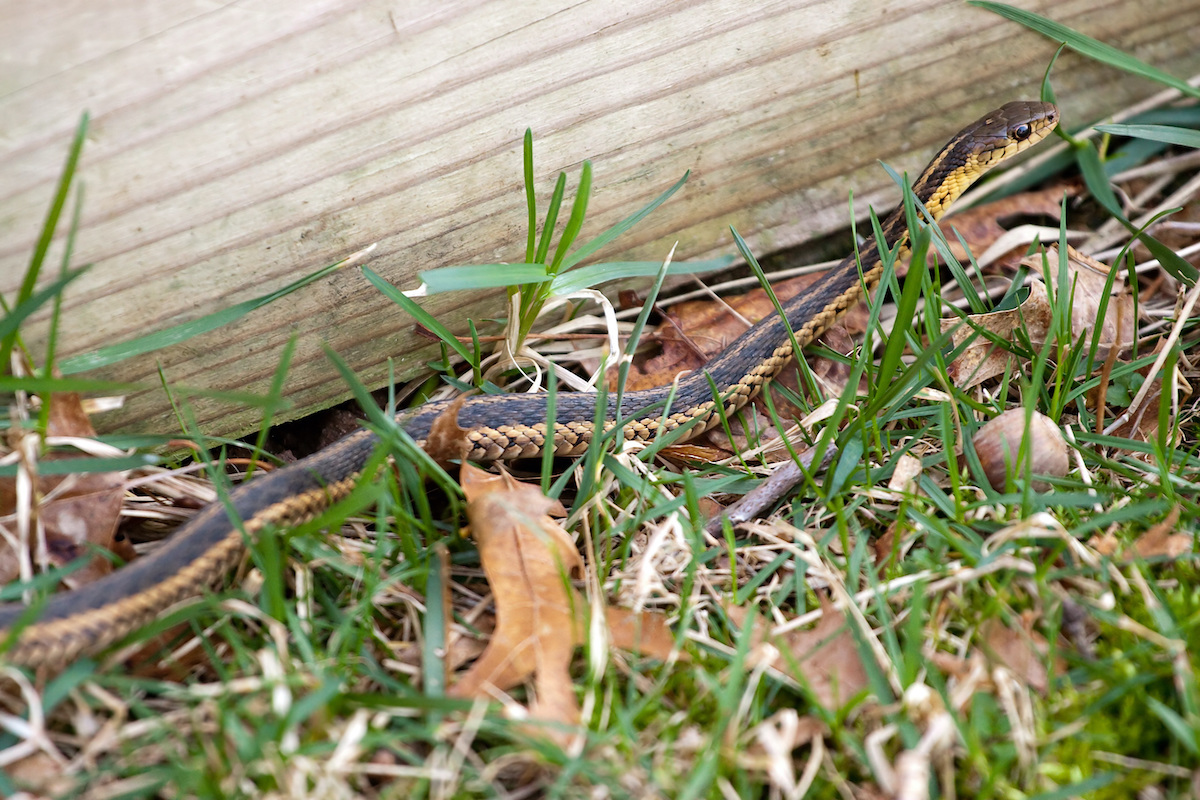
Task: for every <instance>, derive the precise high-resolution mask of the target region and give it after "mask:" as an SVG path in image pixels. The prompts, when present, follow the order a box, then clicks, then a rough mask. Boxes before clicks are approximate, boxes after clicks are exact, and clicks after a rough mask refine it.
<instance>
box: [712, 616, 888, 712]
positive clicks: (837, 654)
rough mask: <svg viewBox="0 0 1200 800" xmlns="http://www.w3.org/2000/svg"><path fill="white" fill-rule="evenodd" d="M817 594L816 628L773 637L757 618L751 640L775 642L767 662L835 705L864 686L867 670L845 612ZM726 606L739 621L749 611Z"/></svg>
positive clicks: (830, 706)
mask: <svg viewBox="0 0 1200 800" xmlns="http://www.w3.org/2000/svg"><path fill="white" fill-rule="evenodd" d="M819 597H820V602H821V611H822V614H821V619H820V620H819V621H818V622H817V626H816V627H815V628H813V629H811V630H791V631H787V632H786V633H784V634H782V635H780V636H775V637H772V636H771V633H770V625H769V624H768V623H767V622H766V621H765V620H763V619H761V618H759V619H757V620H756V622H755V631H754V634H753V637H752V641H753V642H754V643H755V644H760V643H762V642H764V641H766V642H770V643H771V644H774V645H775V646H776V647H777V648H778V649H779V650H780V653H779V654H778V655H777V656H775V657H774V658H773V659H772V661H771V664H770V666H773V667H775V668H776V669H778V670H779V671H781V672H783V673H785V674H787V675H791V676H792V677H793V678H794V679H795V680H796V681H797V682H799V683H801V684H802V685H805V686H807V687H808V688H809V690H810V691H812V693H813V696H814V697H815V699H816V700H817V702H819V703H820V704H821V705H822V706H824V707H825V708H827V709H838V708H841V706H842V705H844V704H845V703H846V702H847V701H849V700H850V698H852V697H854V696H855V695H856V694H858V693H859V692H861V691H862V690H863V689H865V688H867V685H868V684H867V671H866V669H865V668H864V667H863V663H862V659H861V658H859V655H858V645H857V644H856V643H855V641H854V636H853V635H852V634H851V633H850V628H849V623H848V622H847V620H846V617H845V615H843V614H842V612H841V611H839V610H838V609H837V608H836V607H835V606H834V605H833V603H832V601H829V600H827V599H825V597H824V596H819ZM726 610H727V612H728V614H729V616H730V618H731V619H733V621H734V622H736V623H737V624H738V625H741V624H743V623H744V622H745V620H746V617H747V616H748V615H749V614H748V612H747V610H746V609H745V608H741V607H730V608H728V609H726Z"/></svg>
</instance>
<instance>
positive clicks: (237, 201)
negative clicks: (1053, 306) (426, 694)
mask: <svg viewBox="0 0 1200 800" xmlns="http://www.w3.org/2000/svg"><path fill="white" fill-rule="evenodd" d="M1019 5H1022V6H1024V7H1028V8H1031V9H1033V10H1037V11H1039V13H1044V14H1049V15H1051V16H1052V17H1053V18H1054V19H1056V20H1058V21H1061V22H1063V23H1065V24H1067V25H1070V26H1072V27H1075V28H1077V29H1079V30H1081V31H1083V32H1085V33H1088V34H1090V35H1092V36H1095V37H1097V38H1099V39H1102V40H1104V41H1107V42H1109V43H1111V44H1114V45H1116V46H1118V47H1121V48H1123V49H1125V50H1128V51H1131V52H1133V53H1134V54H1136V55H1138V56H1139V57H1141V58H1143V59H1145V60H1147V61H1149V62H1151V63H1154V64H1156V65H1159V66H1162V67H1164V68H1167V69H1169V70H1170V71H1171V72H1173V73H1174V74H1176V75H1179V76H1184V77H1186V76H1187V75H1190V74H1191V73H1192V72H1195V71H1197V67H1200V46H1198V45H1200V41H1198V37H1200V34H1198V33H1197V32H1198V31H1200V7H1197V6H1196V4H1195V3H1193V2H1190V1H1189V0H1159V2H1145V0H1142V2H1137V1H1136V0H1113V1H1112V2H1108V3H1102V4H1097V3H1094V2H1078V1H1077V2H1062V3H1054V4H1046V3H1039V2H1021V3H1019ZM0 9H2V11H0V13H2V14H3V17H2V18H3V19H5V20H6V22H7V24H6V25H5V26H0V52H3V53H5V54H6V55H5V60H4V61H3V67H0V120H2V121H3V122H2V123H0V291H2V292H4V293H5V295H6V296H11V292H12V291H13V290H14V288H15V287H16V286H17V285H18V284H19V282H20V278H21V275H22V274H23V271H24V269H25V265H26V264H27V262H28V258H29V254H30V252H31V251H32V247H33V242H34V240H35V238H36V236H37V233H38V230H39V227H40V224H41V221H42V219H43V217H44V215H45V209H46V207H47V204H48V201H49V198H50V196H51V193H52V191H53V185H54V181H55V180H56V177H57V174H58V172H59V170H60V169H61V165H62V161H63V159H64V157H65V154H66V150H67V146H68V144H69V141H70V136H71V132H72V131H73V129H74V127H75V125H76V123H77V121H78V119H79V115H80V113H81V112H82V111H83V110H84V109H87V110H89V111H90V113H91V115H92V120H93V122H92V127H91V133H90V135H89V137H88V142H87V146H86V149H85V153H84V158H83V162H82V170H81V176H82V178H83V180H84V183H85V185H86V199H85V205H84V208H83V214H82V228H81V230H80V235H79V239H78V242H77V248H76V255H75V259H74V262H75V263H77V264H83V263H89V262H90V263H93V264H94V267H93V269H92V270H91V271H90V272H89V273H88V274H87V275H86V276H85V277H83V278H81V279H80V280H78V281H77V282H76V283H75V284H73V285H72V286H71V288H70V290H69V292H68V295H67V298H66V302H65V304H64V315H63V325H62V329H61V339H60V345H59V346H60V352H61V353H63V354H72V353H80V352H86V351H89V350H92V349H95V348H97V347H100V346H103V345H106V344H111V343H114V342H117V341H122V340H125V339H128V338H130V337H132V336H135V335H139V334H142V333H145V332H148V331H151V330H156V329H160V328H162V327H165V326H167V325H171V324H174V323H177V322H180V321H183V320H188V319H194V318H196V317H198V316H201V315H204V314H207V313H210V312H212V311H215V310H217V309H220V308H224V307H227V306H229V305H231V304H233V303H235V302H239V301H242V300H246V299H249V298H252V297H255V296H258V295H260V294H264V293H266V292H269V291H271V290H274V289H277V288H279V287H281V286H283V285H286V284H287V283H289V282H291V281H292V280H294V279H296V278H297V277H299V276H301V275H303V274H306V273H308V272H311V271H313V270H315V269H317V268H318V267H320V266H323V265H325V264H329V263H332V262H334V261H336V260H338V259H340V258H342V257H344V256H346V255H348V254H349V253H351V252H353V251H355V250H358V249H360V248H362V247H365V246H367V245H369V244H371V243H374V242H378V247H377V249H376V250H375V252H374V254H373V257H372V259H371V261H370V262H369V263H370V266H371V267H372V268H373V269H375V270H376V271H378V272H380V273H381V274H383V275H384V276H386V277H387V278H388V279H389V280H391V281H392V282H393V283H395V284H396V285H397V286H399V287H401V288H403V289H408V288H412V287H414V286H415V285H416V283H417V280H416V277H415V276H416V272H417V271H418V270H421V269H427V268H430V267H435V266H445V265H450V264H459V263H480V262H483V263H489V262H497V261H517V260H520V259H522V258H523V254H524V241H525V233H524V225H525V210H524V198H523V194H522V190H521V151H520V140H521V135H522V132H523V131H524V129H525V128H526V127H532V128H533V131H534V134H535V156H536V160H537V181H538V186H539V188H540V190H541V191H542V193H543V203H544V202H545V200H544V198H545V196H547V195H548V194H549V191H550V189H551V188H552V186H553V181H554V176H555V175H556V173H557V172H558V171H559V170H567V171H568V173H569V174H570V175H571V176H572V179H574V178H575V177H576V176H577V175H578V166H579V164H580V163H581V161H582V160H583V159H585V158H589V159H591V160H592V162H593V165H594V170H595V187H594V192H593V199H592V203H591V206H590V208H589V221H588V223H587V225H586V226H585V230H584V236H585V237H586V236H588V235H592V234H595V233H597V232H599V231H601V230H603V229H604V228H605V227H607V226H608V225H610V224H612V223H613V222H615V221H616V220H618V219H620V218H621V217H623V216H625V215H626V214H628V213H630V212H631V211H632V210H634V209H636V208H638V207H639V206H640V205H641V204H643V203H645V202H647V201H648V200H649V199H651V198H652V197H654V196H656V195H657V194H658V193H660V192H661V191H663V190H664V189H665V188H666V187H668V186H669V185H670V184H672V183H673V182H674V181H675V180H677V179H678V178H679V177H680V176H681V175H682V174H683V173H684V171H686V170H691V171H692V178H691V180H690V181H689V183H688V185H687V186H686V187H685V188H684V190H683V191H682V192H681V194H680V195H677V196H676V198H674V199H672V200H671V201H670V202H669V203H668V204H666V205H665V206H663V207H662V208H660V209H659V210H658V211H657V212H655V214H654V215H652V216H651V217H650V218H649V219H647V220H646V221H645V222H644V223H643V224H641V225H640V226H638V227H637V228H635V229H634V231H632V232H631V233H630V234H628V235H627V236H626V237H624V238H623V239H621V240H619V241H618V242H617V243H616V244H614V245H612V246H610V247H609V248H608V249H607V251H605V252H603V253H602V254H601V255H602V257H604V258H606V259H626V258H640V259H661V258H662V257H663V256H664V255H665V254H666V252H667V250H668V249H669V248H670V246H671V244H672V243H674V242H676V241H678V242H679V251H678V255H677V257H678V258H699V257H706V256H712V255H716V254H724V253H730V252H733V248H732V246H731V243H730V235H729V226H730V225H734V226H736V227H737V229H738V230H739V231H740V232H741V233H742V234H743V235H744V236H745V237H746V238H747V239H748V240H749V241H750V243H751V245H752V246H753V247H754V248H755V249H756V250H757V251H759V252H767V251H770V250H773V249H776V248H779V247H784V246H791V245H794V244H796V243H798V242H801V241H803V240H804V239H805V238H807V237H810V236H812V235H813V234H817V233H821V232H825V231H828V230H831V229H834V228H838V227H841V226H843V225H845V224H846V223H847V222H848V219H849V215H848V211H847V208H846V196H847V192H848V191H849V190H850V189H853V190H854V192H855V197H856V207H857V209H858V210H859V211H864V210H865V208H866V204H867V203H868V202H873V203H880V204H885V203H887V202H890V200H891V198H893V197H894V196H895V193H894V192H893V191H892V190H891V189H890V188H889V181H888V179H887V177H886V175H885V174H884V173H883V171H882V170H880V169H879V168H878V165H877V163H876V161H877V159H884V160H886V161H888V162H889V163H891V164H893V165H895V166H897V167H899V168H905V169H910V170H911V169H916V168H919V167H920V165H921V164H922V163H923V162H924V159H925V158H926V157H927V156H928V155H929V153H930V152H931V151H932V150H933V149H934V148H936V147H937V146H938V145H939V144H940V143H941V142H942V141H943V140H944V139H945V137H946V136H947V135H949V134H950V133H952V132H953V131H954V130H956V129H957V128H958V127H959V126H960V125H962V124H964V123H965V122H968V121H970V120H971V119H973V118H974V117H975V116H977V115H978V114H980V113H982V112H984V111H985V110H986V109H987V108H989V107H992V106H994V105H998V104H999V103H1001V102H1004V101H1006V100H1010V99H1014V98H1018V97H1035V96H1036V95H1037V93H1038V85H1039V82H1040V80H1041V77H1042V72H1043V70H1044V69H1045V66H1046V64H1047V63H1048V62H1049V59H1050V57H1051V55H1052V53H1053V51H1054V49H1055V48H1054V45H1053V43H1051V42H1049V41H1047V40H1045V39H1042V38H1040V37H1038V36H1037V35H1035V34H1032V33H1030V32H1028V31H1026V30H1025V29H1023V28H1021V27H1018V26H1016V25H1014V24H1012V23H1009V22H1006V21H1004V20H1002V19H1000V18H999V17H996V16H994V15H992V14H989V13H986V12H984V11H981V10H979V9H975V8H972V7H969V6H966V5H964V4H961V3H959V2H957V0H955V2H943V1H942V0H896V2H889V3H875V2H863V1H862V0H828V1H826V2H819V1H812V2H789V3H761V4H754V5H751V4H747V3H744V2H734V1H733V0H706V1H700V0H695V1H693V2H678V3H658V4H649V3H645V4H629V3H621V2H602V1H601V0H583V1H581V2H508V1H502V2H488V3H485V2H478V1H475V0H464V1H463V2H454V3H443V4H440V5H438V4H425V3H417V2H415V0H400V2H391V3H385V2H370V1H369V0H363V1H355V0H323V1H321V2H304V3H291V2H282V1H281V0H256V1H255V2H247V3H241V4H229V5H222V6H212V5H210V4H207V3H199V2H190V3H188V2H179V3H170V4H159V3H151V2H129V1H128V0H109V1H108V2H100V3H97V2H90V1H87V0H70V2H63V3H57V4H49V3H43V4H30V3H24V2H21V1H20V0H0ZM1054 81H1055V86H1056V89H1057V90H1058V92H1059V95H1060V98H1061V99H1062V100H1063V105H1064V112H1065V117H1066V122H1067V124H1068V125H1075V124H1079V123H1082V122H1085V121H1090V120H1092V119H1094V118H1096V117H1099V116H1101V115H1103V114H1106V113H1109V112H1111V111H1113V110H1115V109H1117V108H1119V107H1120V106H1121V105H1123V104H1125V103H1127V102H1129V101H1131V100H1132V99H1134V98H1138V97H1142V96H1145V95H1148V94H1150V93H1152V92H1154V91H1156V90H1157V89H1158V88H1159V87H1157V86H1154V85H1152V84H1149V83H1147V82H1145V81H1141V80H1138V79H1133V78H1130V77H1128V76H1124V75H1120V74H1117V73H1115V72H1113V71H1111V70H1108V69H1105V68H1101V67H1098V66H1097V65H1095V64H1093V63H1091V62H1088V61H1086V60H1084V59H1082V58H1079V57H1076V56H1073V55H1071V54H1067V55H1065V56H1064V57H1063V59H1062V60H1061V61H1060V63H1059V65H1058V67H1056V70H1055V74H1054ZM59 247H61V238H60V241H59ZM52 257H53V255H52ZM425 303H426V305H427V306H428V307H429V308H430V309H431V310H432V311H433V312H434V313H435V315H437V316H438V317H439V318H440V319H442V320H443V321H444V322H446V323H447V324H448V325H450V326H451V327H452V328H455V329H458V330H465V320H466V319H467V318H468V317H475V318H477V319H483V318H488V317H490V316H494V315H496V314H498V313H500V311H501V306H500V304H499V303H498V302H497V297H496V296H495V295H490V296H489V295H478V294H476V295H473V296H461V295H439V296H436V297H432V298H429V299H427V300H426V301H425ZM45 332H46V326H45V321H44V320H43V321H41V322H39V323H36V324H34V325H32V326H30V328H29V334H30V335H29V338H28V342H29V344H30V345H31V347H32V348H33V352H34V353H35V354H38V353H41V352H42V349H43V348H44V340H45ZM293 335H295V336H296V337H297V338H298V347H297V352H296V357H295V360H294V363H293V368H292V371H291V373H290V375H289V377H288V380H287V383H286V387H285V393H286V394H287V396H288V397H289V398H290V399H292V400H293V401H294V403H295V406H294V407H293V408H292V409H291V411H290V412H288V413H289V415H291V416H296V415H299V414H301V413H303V412H306V411H311V410H313V409H315V408H317V407H320V406H323V405H328V404H330V403H333V402H335V401H337V400H339V399H341V398H343V397H344V396H346V395H347V392H346V390H345V388H344V385H343V384H342V382H341V381H340V379H339V378H337V376H336V374H335V372H334V371H333V369H332V368H331V366H330V365H329V363H328V361H327V360H326V358H325V356H324V355H323V353H322V351H321V347H320V345H321V343H322V341H325V342H328V343H329V345H330V346H331V347H333V348H334V349H335V350H336V351H337V352H339V353H340V354H342V356H343V357H345V358H346V359H347V360H348V361H349V362H350V364H351V365H352V366H353V367H354V368H355V369H356V370H357V371H358V372H359V374H360V375H361V376H362V377H363V379H364V380H365V381H366V382H368V383H371V384H379V383H381V382H383V381H384V380H385V378H386V372H387V359H388V358H389V357H390V358H394V359H396V362H397V369H398V370H399V371H400V372H401V373H405V372H411V371H413V370H416V369H418V368H419V367H420V365H421V364H422V363H423V362H424V361H425V360H426V359H427V358H429V357H430V356H431V355H432V354H433V353H434V349H433V348H431V347H430V346H429V344H428V342H427V341H426V340H424V339H420V338H416V337H415V336H414V334H413V332H412V322H411V320H410V319H407V318H406V317H405V316H404V315H403V314H401V313H400V312H399V311H398V310H397V309H396V308H395V307H394V306H393V305H391V304H390V303H389V302H388V301H386V300H385V299H384V298H382V297H381V296H380V295H379V294H378V293H377V292H376V291H375V290H374V289H373V288H372V287H370V286H369V284H367V282H366V281H365V279H364V278H363V276H362V275H361V273H360V272H359V271H358V270H357V269H355V268H351V269H348V270H345V271H342V272H339V273H338V274H335V275H334V276H331V277H330V278H327V279H325V280H323V281H321V282H319V283H317V284H314V285H312V286H310V287H307V288H306V289H304V290H302V291H300V292H298V293H296V294H294V295H292V296H289V297H288V298H287V299H286V300H284V301H281V302H279V303H276V304H274V305H272V306H269V307H266V308H263V309H261V310H259V311H256V312H254V313H253V314H251V315H249V316H248V317H246V318H244V319H243V320H241V321H240V322H238V323H236V324H234V325H231V326H229V327H226V328H223V329H221V330H219V331H216V332H213V333H210V334H207V335H204V336H201V337H199V338H197V339H194V340H192V341H190V342H187V343H185V344H183V345H179V346H176V347H172V348H168V349H166V350H163V351H160V352H157V353H155V354H153V355H152V356H148V357H142V358H138V359H136V360H134V361H132V362H126V363H123V364H120V365H118V366H115V367H110V368H106V369H104V370H101V371H97V374H94V375H89V376H90V377H104V378H111V379H116V380H123V381H137V382H141V383H142V384H144V385H146V386H147V387H150V388H148V389H147V390H145V391H143V392H139V393H136V394H133V395H131V396H130V397H129V398H127V402H126V405H125V407H124V408H123V409H121V410H119V411H116V412H110V413H108V414H105V415H104V416H102V417H101V418H99V419H98V420H97V423H98V426H99V427H101V428H103V429H107V430H112V429H125V430H149V431H155V432H170V431H173V430H175V428H176V424H175V422H174V421H173V418H172V416H171V413H170V408H169V405H168V402H167V398H166V396H165V395H164V393H163V392H162V391H161V389H158V388H155V387H156V386H157V377H156V370H157V369H158V367H159V366H160V365H161V367H162V369H163V371H164V372H165V374H166V376H167V377H168V379H169V380H170V381H172V382H173V383H177V384H180V385H183V386H189V387H199V388H208V389H236V390H242V391H260V392H261V391H264V390H265V389H266V387H267V386H268V385H269V382H270V379H271V376H272V374H273V372H274V370H275V369H276V367H277V365H278V359H279V354H280V349H281V348H282V347H283V345H284V344H285V343H286V341H287V340H288V339H289V337H291V336H293ZM192 402H193V405H194V409H195V412H196V415H197V418H198V419H199V421H200V423H201V424H202V426H203V427H204V429H205V430H206V431H207V432H210V433H214V434H233V433H240V432H244V431H245V430H247V429H248V428H250V427H252V426H253V425H254V424H255V422H256V420H257V415H256V413H255V412H253V411H250V410H246V409H244V408H239V407H237V406H236V405H231V404H227V403H222V402H219V401H216V400H206V399H202V398H196V399H194V400H193V401H192Z"/></svg>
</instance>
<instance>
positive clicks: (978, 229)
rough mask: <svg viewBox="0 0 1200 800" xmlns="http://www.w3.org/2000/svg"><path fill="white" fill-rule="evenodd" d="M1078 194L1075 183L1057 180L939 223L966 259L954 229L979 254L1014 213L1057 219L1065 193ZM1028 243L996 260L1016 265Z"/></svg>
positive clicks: (998, 264)
mask: <svg viewBox="0 0 1200 800" xmlns="http://www.w3.org/2000/svg"><path fill="white" fill-rule="evenodd" d="M1064 192H1066V193H1068V194H1072V195H1074V194H1076V193H1077V190H1076V189H1075V188H1074V187H1072V186H1066V185H1063V184H1057V185H1054V186H1051V187H1049V188H1047V189H1042V190H1040V191H1034V192H1022V193H1020V194H1014V195H1009V196H1008V197H1005V198H1002V199H1000V200H996V201H993V202H991V203H983V204H981V205H978V206H974V207H972V208H968V209H967V210H966V211H961V212H959V213H957V214H955V215H954V216H952V217H948V218H946V219H944V220H942V222H941V223H940V225H939V227H940V228H941V229H942V234H943V235H945V237H946V241H947V242H949V243H950V251H951V252H952V253H954V257H955V258H957V259H958V260H959V261H965V260H966V258H967V252H966V250H964V249H963V246H962V245H961V244H960V243H959V241H958V236H956V235H955V233H954V232H955V231H958V233H959V234H960V235H961V236H962V238H963V240H964V241H965V242H966V243H967V246H968V247H969V248H970V249H971V252H972V253H974V254H975V255H976V256H979V255H982V254H983V253H984V252H985V251H986V250H987V249H988V248H990V247H991V246H992V245H993V244H995V242H996V240H997V239H999V238H1000V237H1001V236H1003V235H1004V234H1005V233H1007V232H1008V228H1007V227H1005V225H1004V224H1003V223H1004V222H1005V221H1006V220H1008V219H1012V218H1015V217H1031V216H1038V217H1049V218H1050V219H1053V220H1057V219H1058V218H1059V214H1060V213H1061V212H1062V198H1063V193H1064ZM1024 251H1025V247H1024V246H1021V247H1015V248H1013V250H1012V251H1010V252H1009V253H1007V254H1006V255H1005V256H1003V257H1001V258H999V259H997V260H996V261H995V262H993V266H994V267H998V268H1000V269H1002V270H1003V269H1004V268H1006V267H1007V268H1009V269H1011V268H1014V267H1016V265H1017V263H1018V262H1019V260H1020V258H1021V253H1023V252H1024Z"/></svg>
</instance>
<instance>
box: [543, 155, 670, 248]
mask: <svg viewBox="0 0 1200 800" xmlns="http://www.w3.org/2000/svg"><path fill="white" fill-rule="evenodd" d="M691 174H692V173H691V170H688V171H687V172H685V173H683V177H682V178H680V179H679V180H677V181H675V185H674V186H672V187H671V188H670V189H667V190H666V191H665V192H663V193H662V194H660V195H659V196H658V197H656V198H654V199H653V200H651V201H650V202H649V203H647V204H646V205H644V206H642V208H641V209H639V210H638V211H635V212H634V213H633V214H630V215H629V216H628V217H626V218H625V219H623V220H621V221H620V222H618V223H617V224H616V225H613V226H612V227H611V228H609V229H608V230H606V231H604V232H603V233H601V234H600V235H599V236H597V237H596V238H594V239H592V240H590V241H589V242H587V244H585V245H583V246H582V247H580V248H579V249H578V250H576V251H575V252H574V253H572V254H571V255H570V256H568V257H567V258H565V259H563V262H562V267H561V269H560V270H559V271H560V272H563V271H566V270H568V269H570V268H571V267H573V266H575V265H576V264H578V263H580V262H582V261H584V260H586V259H588V258H590V257H591V256H592V254H594V253H595V252H596V251H597V250H599V249H600V248H601V247H604V246H605V245H606V244H608V243H609V242H611V241H612V240H613V239H616V238H617V237H618V236H620V235H621V234H622V233H625V231H627V230H629V229H630V228H632V227H633V226H634V225H636V224H637V223H638V222H640V221H642V220H643V219H645V218H646V216H647V215H648V214H649V213H650V212H651V211H653V210H654V209H656V208H658V207H659V206H661V205H662V204H663V203H665V202H667V200H668V199H670V197H671V195H673V194H675V193H676V192H677V191H679V190H680V188H682V187H683V185H684V184H685V183H687V179H688V177H689V176H690V175H691Z"/></svg>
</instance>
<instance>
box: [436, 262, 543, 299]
mask: <svg viewBox="0 0 1200 800" xmlns="http://www.w3.org/2000/svg"><path fill="white" fill-rule="evenodd" d="M418 277H420V278H421V282H422V283H424V284H425V292H426V294H441V293H442V292H461V291H465V290H469V289H499V288H502V287H505V286H522V285H525V284H529V283H542V282H543V281H545V280H546V277H547V276H546V267H545V265H543V264H459V265H456V266H453V267H439V268H437V269H430V270H425V271H424V272H421V273H419V276H418Z"/></svg>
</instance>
